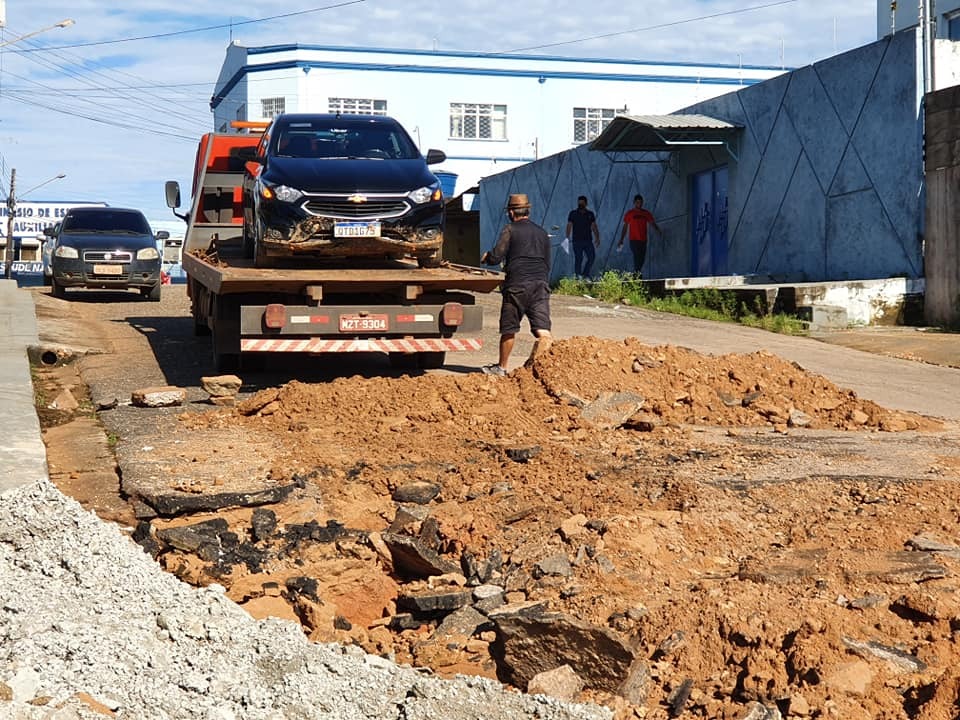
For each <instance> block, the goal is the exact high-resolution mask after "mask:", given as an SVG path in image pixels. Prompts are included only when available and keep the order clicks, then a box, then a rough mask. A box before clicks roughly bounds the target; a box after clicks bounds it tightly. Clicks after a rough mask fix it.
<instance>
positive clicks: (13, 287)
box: [0, 280, 48, 494]
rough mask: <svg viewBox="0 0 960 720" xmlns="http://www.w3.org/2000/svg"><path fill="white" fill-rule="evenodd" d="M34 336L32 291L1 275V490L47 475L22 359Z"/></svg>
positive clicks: (25, 361)
mask: <svg viewBox="0 0 960 720" xmlns="http://www.w3.org/2000/svg"><path fill="white" fill-rule="evenodd" d="M37 342H38V339H37V320H36V313H35V311H34V306H33V296H32V295H31V293H30V291H29V290H21V289H20V288H19V287H17V283H16V281H15V280H0V397H2V398H3V400H2V402H0V436H2V438H3V439H2V440H0V494H3V493H5V492H6V491H8V490H11V489H13V488H16V487H19V486H21V485H26V484H29V483H33V482H37V481H38V480H41V479H45V478H47V477H48V472H47V452H46V448H45V447H44V444H43V440H42V439H41V436H40V420H39V419H38V418H37V411H36V408H35V407H34V404H33V381H32V380H31V377H30V363H29V361H28V359H27V348H28V347H30V346H31V345H36V344H37Z"/></svg>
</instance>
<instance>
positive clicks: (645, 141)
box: [590, 114, 743, 159]
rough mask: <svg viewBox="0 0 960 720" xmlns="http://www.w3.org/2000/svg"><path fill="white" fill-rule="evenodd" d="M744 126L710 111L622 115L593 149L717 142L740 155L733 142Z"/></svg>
mask: <svg viewBox="0 0 960 720" xmlns="http://www.w3.org/2000/svg"><path fill="white" fill-rule="evenodd" d="M742 129H743V128H742V126H740V125H733V124H732V123H728V122H726V121H725V120H718V119H716V118H712V117H709V116H708V115H683V114H676V115H618V116H617V117H615V118H614V119H613V120H612V121H611V122H610V124H609V125H607V127H606V128H605V129H604V131H603V132H602V133H600V135H599V136H597V138H596V139H595V140H594V141H593V142H592V143H590V149H591V150H599V151H601V152H606V153H614V152H675V151H677V150H679V149H681V148H690V147H701V146H704V145H708V146H709V145H717V146H722V147H724V148H725V149H726V150H727V152H728V153H729V154H730V156H731V157H733V158H734V159H737V155H736V151H735V150H734V148H733V144H734V143H735V141H736V139H737V136H738V133H739V132H740V130H742Z"/></svg>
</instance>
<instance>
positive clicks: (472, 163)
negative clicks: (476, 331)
mask: <svg viewBox="0 0 960 720" xmlns="http://www.w3.org/2000/svg"><path fill="white" fill-rule="evenodd" d="M782 72H784V71H783V69H782V68H773V67H757V66H742V67H741V66H732V65H695V64H689V63H655V62H639V61H634V60H612V59H584V58H561V57H548V56H532V55H504V54H488V53H465V52H423V51H413V50H389V49H376V48H343V47H325V46H316V45H298V44H293V45H273V46H268V47H250V48H248V47H243V46H240V45H236V44H231V45H230V46H229V47H228V48H227V53H226V58H225V59H224V63H223V67H222V68H221V70H220V77H219V79H218V80H217V86H216V91H215V93H214V96H213V98H212V100H211V108H212V110H213V113H214V127H215V128H216V129H217V130H218V131H220V132H226V131H229V126H230V122H231V121H233V120H265V119H269V118H271V117H273V116H274V115H276V114H278V113H281V112H344V113H355V112H363V113H374V114H385V115H391V116H392V117H395V118H396V119H397V120H399V121H400V122H401V123H402V124H403V125H404V126H405V127H406V128H407V130H408V131H409V132H410V133H411V135H412V136H413V138H414V140H415V141H416V142H417V144H418V145H419V146H420V149H421V150H422V151H423V152H426V150H427V149H429V148H437V149H439V150H443V151H444V152H445V153H446V154H447V161H446V162H445V163H443V164H442V165H439V166H434V167H433V170H434V172H437V173H438V176H440V177H441V179H443V177H444V175H443V174H444V173H451V174H454V175H455V176H457V178H458V179H457V182H456V191H457V192H463V191H464V190H466V189H467V188H469V187H471V186H473V185H474V184H476V182H477V181H478V180H479V179H480V178H481V177H485V176H487V175H491V174H494V173H498V172H502V171H504V170H508V169H510V168H513V167H516V166H518V165H521V164H523V163H527V162H530V161H532V160H536V159H538V158H542V157H545V156H547V155H551V154H554V153H558V152H561V151H563V150H568V149H570V148H571V147H574V146H576V145H579V144H582V143H584V142H588V141H590V140H593V139H594V138H595V137H597V135H599V134H600V132H601V131H602V130H603V129H604V128H605V127H606V126H607V124H609V122H610V121H611V120H612V119H613V118H614V117H615V116H616V115H618V114H632V115H641V114H662V113H668V112H671V111H673V110H676V109H678V108H682V107H686V106H688V105H691V104H693V103H696V102H700V101H703V100H707V99H709V98H712V97H716V96H717V95H722V94H724V93H728V92H730V91H732V90H736V89H737V88H739V87H743V86H746V85H752V84H754V83H756V82H760V81H762V80H766V79H768V78H771V77H773V76H775V75H778V74H780V73H782ZM447 177H448V178H449V179H453V178H452V177H450V176H447ZM445 189H446V190H447V192H448V194H449V185H448V186H447V187H446V188H445Z"/></svg>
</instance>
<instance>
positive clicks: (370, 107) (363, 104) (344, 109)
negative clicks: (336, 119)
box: [327, 97, 387, 115]
mask: <svg viewBox="0 0 960 720" xmlns="http://www.w3.org/2000/svg"><path fill="white" fill-rule="evenodd" d="M327 107H328V108H329V110H330V112H332V113H340V114H341V115H386V114H387V101H386V100H373V99H372V98H334V97H332V98H328V102H327Z"/></svg>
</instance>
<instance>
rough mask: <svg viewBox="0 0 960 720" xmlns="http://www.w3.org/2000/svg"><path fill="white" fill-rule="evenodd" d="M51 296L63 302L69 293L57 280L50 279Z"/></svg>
mask: <svg viewBox="0 0 960 720" xmlns="http://www.w3.org/2000/svg"><path fill="white" fill-rule="evenodd" d="M50 294H51V295H53V297H55V298H59V299H61V300H63V299H64V298H66V297H67V291H66V290H65V289H64V287H63V285H61V284H60V283H58V282H57V279H56V278H50Z"/></svg>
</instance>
